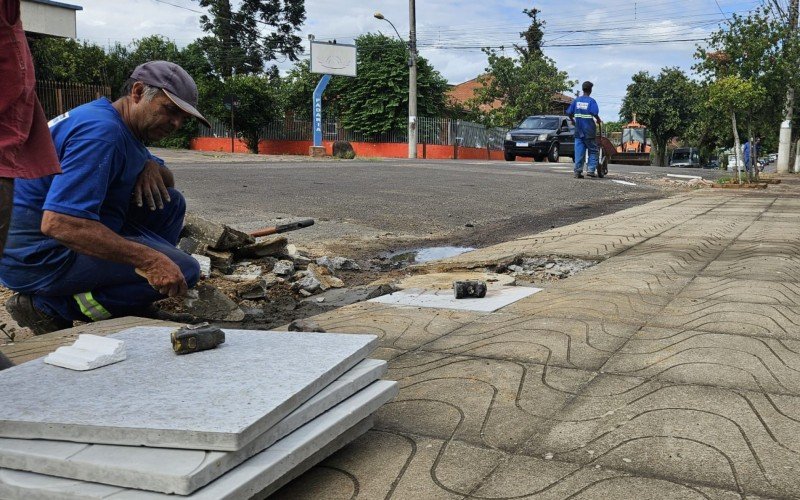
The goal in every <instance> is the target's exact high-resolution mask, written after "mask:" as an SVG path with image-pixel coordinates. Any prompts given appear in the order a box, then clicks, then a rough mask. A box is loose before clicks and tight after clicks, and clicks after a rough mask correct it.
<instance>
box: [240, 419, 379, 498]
mask: <svg viewBox="0 0 800 500" xmlns="http://www.w3.org/2000/svg"><path fill="white" fill-rule="evenodd" d="M374 420H375V417H374V416H373V415H370V416H369V417H367V418H365V419H364V420H362V421H361V422H359V423H357V424H356V425H354V426H353V427H351V428H350V429H348V430H347V431H345V433H344V434H342V435H341V436H339V437H337V438H336V439H335V440H333V441H332V442H331V443H330V444H329V445H327V446H326V447H324V448H322V449H321V450H319V451H318V452H316V453H314V454H313V455H311V456H310V457H308V458H307V459H305V460H304V461H303V463H301V464H300V465H298V466H297V467H295V468H294V469H292V470H290V471H289V472H287V473H286V474H285V475H284V476H283V477H281V478H280V479H278V480H277V481H275V482H274V483H272V484H271V485H269V486H267V487H266V488H264V489H263V490H261V491H260V492H258V493H256V494H255V495H253V497H252V499H251V500H263V499H265V498H267V497H268V496H270V495H272V494H273V493H275V492H276V491H278V490H279V489H281V488H283V487H284V486H286V485H287V484H289V483H291V482H292V481H294V480H295V479H297V478H298V477H300V476H302V475H303V474H305V473H306V472H308V470H309V469H311V468H312V467H314V466H315V465H317V464H318V463H320V462H322V461H323V460H325V459H326V458H328V457H329V456H331V455H333V454H334V453H336V452H337V451H339V450H340V449H342V448H344V447H345V446H347V445H348V444H350V443H351V442H353V441H355V440H356V439H358V438H359V437H361V436H362V435H364V434H366V433H367V431H368V430H370V429H372V425H373V421H374Z"/></svg>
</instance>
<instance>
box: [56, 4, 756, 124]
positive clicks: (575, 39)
mask: <svg viewBox="0 0 800 500" xmlns="http://www.w3.org/2000/svg"><path fill="white" fill-rule="evenodd" d="M64 1H66V2H67V3H71V4H75V5H80V6H82V7H83V10H82V11H80V12H78V15H77V19H78V37H79V38H81V39H85V40H90V41H93V42H95V43H98V44H100V45H110V44H113V43H114V42H121V43H124V44H127V43H129V42H131V41H132V40H134V39H137V38H141V37H144V36H148V35H152V34H160V35H163V36H166V37H168V38H171V39H173V40H175V42H176V43H177V44H178V45H179V46H183V45H186V44H188V43H189V42H191V41H192V40H194V39H195V38H197V37H199V36H201V35H202V31H201V30H200V28H199V23H198V19H199V17H200V13H199V11H200V10H201V9H200V7H199V6H198V4H197V2H196V1H191V0H115V1H113V2H109V1H107V0H64ZM762 3H763V0H646V1H635V0H600V1H598V0H582V1H581V0H544V1H537V2H530V1H527V2H526V1H521V0H484V1H474V0H473V1H468V0H428V1H424V0H421V1H418V2H417V5H416V8H417V33H418V40H419V42H418V43H419V50H420V53H421V55H423V56H424V57H426V58H427V59H429V60H430V61H431V62H432V63H433V66H434V67H435V68H436V69H437V70H438V71H439V72H440V73H442V75H444V77H445V78H447V80H448V81H449V82H451V83H461V82H463V81H466V80H469V79H472V78H474V77H476V76H477V75H479V74H480V73H481V72H482V71H483V70H484V69H485V67H486V58H485V56H484V54H483V53H482V52H481V51H480V47H485V46H490V47H498V48H499V47H505V51H506V53H507V54H511V51H510V50H509V49H508V48H509V47H511V45H512V44H513V43H519V41H520V39H519V32H520V31H523V30H524V29H525V28H526V27H527V25H528V23H527V17H526V16H525V15H524V14H523V13H522V10H523V9H525V8H531V7H533V6H535V7H536V8H538V9H540V10H541V11H542V19H544V20H545V21H546V23H547V24H546V26H545V53H546V54H547V55H548V56H549V57H551V58H553V59H554V60H555V61H556V63H557V65H558V67H559V68H560V69H562V70H564V71H567V72H568V73H569V75H570V77H571V78H572V79H574V80H579V81H583V80H591V81H593V82H594V83H595V88H594V90H595V92H594V97H595V98H596V99H597V100H598V102H599V104H600V110H601V113H600V114H601V116H602V117H603V118H604V119H606V120H616V119H617V117H618V112H619V107H620V104H621V101H622V98H623V96H624V95H625V89H626V87H627V85H628V83H629V82H630V79H631V76H632V75H633V74H634V73H636V72H638V71H649V72H651V73H657V72H658V71H659V70H660V69H661V68H662V67H665V66H679V67H681V68H683V69H685V70H687V71H689V70H690V68H691V66H692V64H693V58H692V56H693V54H694V51H695V47H696V45H697V44H698V43H703V42H702V41H698V40H702V39H703V38H705V37H707V36H708V34H709V33H710V32H712V31H713V30H715V29H717V27H718V26H719V24H720V23H724V22H725V21H726V19H728V18H730V16H731V14H732V13H740V14H743V13H746V12H748V11H750V10H753V9H755V8H757V7H758V6H760V5H761V4H762ZM375 11H380V12H382V13H383V14H384V16H385V17H386V18H388V19H390V20H391V21H392V22H393V23H394V24H395V26H397V29H398V30H399V31H400V34H401V35H402V36H403V38H407V37H408V26H409V23H408V1H407V0H374V1H369V0H349V1H347V0H306V13H307V20H306V23H305V25H304V26H303V27H302V35H303V39H304V40H305V39H306V38H307V35H308V34H314V35H315V36H316V38H317V40H329V39H336V40H337V41H338V42H340V43H352V40H353V39H354V38H355V37H357V36H358V35H360V34H363V33H368V32H377V31H380V32H382V33H384V34H387V35H391V34H393V33H394V31H393V30H392V28H391V26H389V24H388V23H386V22H385V21H379V20H377V19H375V18H374V17H373V14H374V12H375ZM281 67H282V68H287V67H289V64H288V63H285V62H284V63H283V64H281Z"/></svg>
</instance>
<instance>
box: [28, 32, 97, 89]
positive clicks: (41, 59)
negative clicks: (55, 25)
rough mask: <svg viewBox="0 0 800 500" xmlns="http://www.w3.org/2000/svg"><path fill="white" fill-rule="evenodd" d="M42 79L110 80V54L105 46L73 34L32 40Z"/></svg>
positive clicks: (37, 74)
mask: <svg viewBox="0 0 800 500" xmlns="http://www.w3.org/2000/svg"><path fill="white" fill-rule="evenodd" d="M31 54H32V55H33V63H34V67H35V68H36V78H37V79H38V80H54V81H60V82H71V83H85V84H91V85H107V84H109V78H108V77H109V73H110V72H111V71H110V70H111V67H110V66H109V61H108V58H107V57H106V53H105V51H104V50H103V48H102V47H100V46H99V45H97V44H94V43H89V42H78V41H76V40H73V39H70V38H51V37H45V38H38V39H34V40H32V41H31Z"/></svg>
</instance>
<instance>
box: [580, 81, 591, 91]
mask: <svg viewBox="0 0 800 500" xmlns="http://www.w3.org/2000/svg"><path fill="white" fill-rule="evenodd" d="M592 87H594V83H592V82H590V81H585V82H583V85H581V88H583V91H584V92H591V91H592Z"/></svg>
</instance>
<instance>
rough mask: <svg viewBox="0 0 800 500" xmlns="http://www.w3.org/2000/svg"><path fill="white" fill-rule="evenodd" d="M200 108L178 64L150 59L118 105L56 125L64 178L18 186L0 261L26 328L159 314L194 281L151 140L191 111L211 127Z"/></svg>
mask: <svg viewBox="0 0 800 500" xmlns="http://www.w3.org/2000/svg"><path fill="white" fill-rule="evenodd" d="M196 106H197V86H196V85H195V83H194V80H192V77H191V76H189V74H188V73H187V72H186V71H185V70H184V69H183V68H181V67H180V66H178V65H177V64H174V63H171V62H167V61H150V62H147V63H144V64H141V65H139V66H137V67H136V69H134V70H133V73H132V74H131V77H130V79H129V80H128V83H127V85H126V90H125V92H124V95H123V96H122V97H120V98H119V99H118V100H116V101H114V102H113V103H112V102H111V101H109V100H108V99H106V98H100V99H97V100H95V101H92V102H90V103H88V104H84V105H82V106H78V107H77V108H74V109H72V110H70V111H68V112H67V113H64V114H63V115H61V116H59V117H56V118H54V119H52V120H51V121H50V134H51V135H52V138H53V142H54V143H55V146H56V150H57V151H58V155H59V159H60V160H61V168H62V169H63V173H62V174H61V175H57V176H49V177H45V178H42V179H36V180H28V181H24V182H19V183H17V186H16V190H15V193H14V214H13V215H14V216H13V218H12V221H11V229H10V231H9V237H8V245H7V246H6V250H5V253H4V254H3V258H2V260H0V282H2V284H3V285H5V286H6V287H7V288H10V289H11V290H14V291H15V292H18V293H17V294H15V295H14V296H12V297H11V298H10V299H8V301H7V302H6V309H7V310H8V312H9V313H10V314H11V317H12V318H14V320H16V321H17V323H19V324H20V326H26V327H28V328H30V329H31V330H33V332H34V333H35V334H37V335H40V334H43V333H48V332H52V331H55V330H60V329H62V328H67V327H70V326H72V322H73V321H74V320H80V321H99V320H104V319H108V318H112V317H119V316H127V315H136V316H153V315H155V313H157V311H155V310H154V307H153V306H152V303H153V302H155V301H157V300H160V299H162V298H164V297H167V296H169V297H175V296H180V295H183V294H185V293H186V291H187V288H189V287H192V286H194V285H195V283H196V282H197V280H198V278H199V275H200V269H199V264H198V263H197V261H196V260H194V259H193V258H192V257H191V256H189V255H188V254H186V253H184V252H182V251H181V250H179V249H178V248H176V247H175V245H176V244H177V242H178V237H179V235H180V232H181V229H182V228H183V218H184V214H185V212H186V202H185V200H184V198H183V196H182V195H181V194H180V193H179V192H178V191H176V190H175V189H173V188H172V187H171V185H172V182H173V180H172V174H171V173H170V172H169V171H168V170H166V169H165V167H163V166H162V165H160V164H159V163H158V162H157V161H155V160H154V157H153V156H152V155H151V154H150V152H149V151H148V150H147V147H146V144H148V143H152V142H156V141H158V140H160V139H163V138H165V137H167V136H168V135H170V134H172V133H173V132H175V131H176V130H178V129H179V128H180V127H181V125H182V124H183V121H184V120H185V119H187V118H189V117H191V116H193V117H195V118H197V119H198V120H200V121H201V122H203V123H206V124H207V123H208V122H207V120H206V119H205V118H203V115H201V114H200V112H199V111H198V110H197V109H196ZM142 198H144V199H146V200H148V205H150V206H146V205H145V204H143V203H142ZM153 200H155V201H153Z"/></svg>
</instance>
